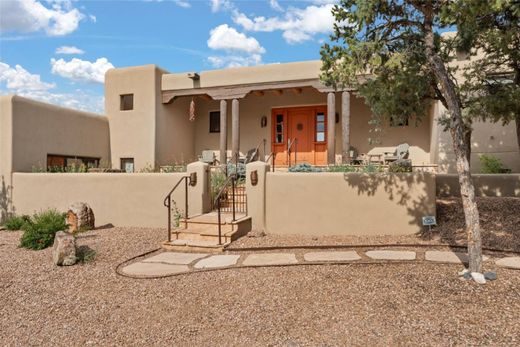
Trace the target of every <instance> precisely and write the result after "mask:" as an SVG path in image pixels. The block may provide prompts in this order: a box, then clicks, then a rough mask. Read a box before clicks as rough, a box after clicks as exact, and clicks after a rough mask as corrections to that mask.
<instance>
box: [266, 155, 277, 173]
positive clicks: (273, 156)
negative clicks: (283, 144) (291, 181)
mask: <svg viewBox="0 0 520 347" xmlns="http://www.w3.org/2000/svg"><path fill="white" fill-rule="evenodd" d="M271 157H272V158H273V165H272V167H273V172H274V162H275V160H276V152H271V154H269V156H267V158H266V159H265V162H266V163H268V162H269V159H271Z"/></svg>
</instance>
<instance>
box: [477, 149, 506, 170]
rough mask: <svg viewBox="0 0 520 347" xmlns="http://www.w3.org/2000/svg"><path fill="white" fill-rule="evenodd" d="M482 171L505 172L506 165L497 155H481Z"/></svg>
mask: <svg viewBox="0 0 520 347" xmlns="http://www.w3.org/2000/svg"><path fill="white" fill-rule="evenodd" d="M479 159H480V172H482V173H486V174H497V173H504V172H505V170H504V165H503V164H502V162H501V161H500V159H498V158H497V157H494V156H492V155H486V154H484V155H481V156H480V158H479Z"/></svg>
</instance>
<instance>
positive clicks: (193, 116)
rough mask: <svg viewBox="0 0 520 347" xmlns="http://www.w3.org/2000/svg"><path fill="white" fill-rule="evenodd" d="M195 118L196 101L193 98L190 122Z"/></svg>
mask: <svg viewBox="0 0 520 347" xmlns="http://www.w3.org/2000/svg"><path fill="white" fill-rule="evenodd" d="M194 120H195V101H194V100H193V98H191V102H190V122H193V121H194Z"/></svg>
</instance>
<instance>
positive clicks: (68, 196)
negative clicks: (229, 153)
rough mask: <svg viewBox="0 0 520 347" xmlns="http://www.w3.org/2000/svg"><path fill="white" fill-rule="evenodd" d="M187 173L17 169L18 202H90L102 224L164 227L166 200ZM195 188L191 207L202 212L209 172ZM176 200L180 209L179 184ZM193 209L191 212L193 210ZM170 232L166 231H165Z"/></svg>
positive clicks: (62, 206)
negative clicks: (68, 171) (23, 171)
mask: <svg viewBox="0 0 520 347" xmlns="http://www.w3.org/2000/svg"><path fill="white" fill-rule="evenodd" d="M185 175H186V173H132V174H127V173H14V174H13V206H14V208H15V210H16V212H17V213H18V214H32V213H34V212H35V211H40V210H43V209H47V208H56V209H58V210H59V211H66V210H67V208H68V206H70V204H72V203H74V202H77V201H82V202H86V203H88V204H89V205H90V206H91V207H92V209H93V211H94V214H95V217H96V225H97V226H101V225H105V224H113V225H115V226H118V227H160V228H165V227H166V225H167V214H166V212H167V210H166V208H165V207H164V205H163V201H164V198H165V196H166V195H167V194H168V192H169V191H170V190H171V189H172V187H173V185H174V184H175V183H176V182H177V181H178V180H179V179H180V178H181V177H183V176H185ZM198 180H199V182H200V183H199V182H198V183H197V185H196V186H195V187H191V186H190V187H189V208H190V211H192V212H193V213H200V212H199V211H198V209H200V206H201V202H200V197H201V196H202V194H203V193H202V192H201V191H202V190H203V189H206V187H205V185H204V184H201V183H204V182H205V181H206V180H207V177H204V176H203V175H199V177H198ZM172 199H173V200H174V201H175V202H176V204H177V206H178V207H179V208H182V207H183V206H184V204H185V192H184V190H183V189H178V190H176V191H175V192H174V193H173V196H172ZM190 213H191V212H190ZM165 236H166V235H165Z"/></svg>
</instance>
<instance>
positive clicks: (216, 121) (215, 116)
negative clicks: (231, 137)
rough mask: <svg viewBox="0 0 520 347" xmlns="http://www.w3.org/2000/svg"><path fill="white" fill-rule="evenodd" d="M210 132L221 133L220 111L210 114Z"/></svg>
mask: <svg viewBox="0 0 520 347" xmlns="http://www.w3.org/2000/svg"><path fill="white" fill-rule="evenodd" d="M209 132H210V133H219V132H220V111H213V112H210V113H209Z"/></svg>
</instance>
